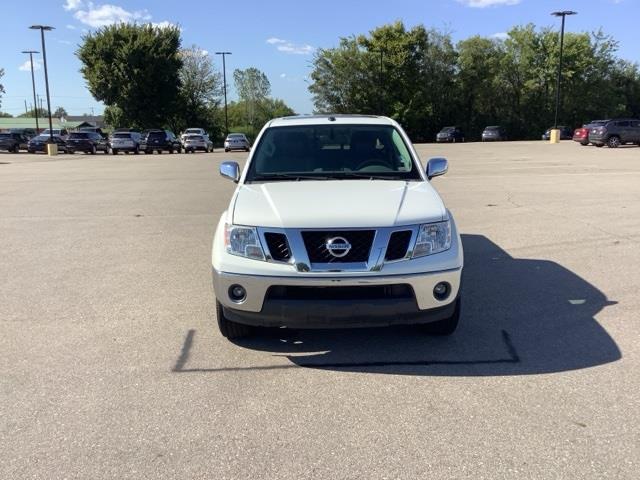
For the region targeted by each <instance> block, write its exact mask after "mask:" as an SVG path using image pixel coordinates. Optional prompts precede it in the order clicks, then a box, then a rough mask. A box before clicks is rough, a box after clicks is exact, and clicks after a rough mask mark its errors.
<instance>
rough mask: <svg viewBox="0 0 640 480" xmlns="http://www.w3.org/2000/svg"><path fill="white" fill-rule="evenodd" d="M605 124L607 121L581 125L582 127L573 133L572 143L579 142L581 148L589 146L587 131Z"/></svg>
mask: <svg viewBox="0 0 640 480" xmlns="http://www.w3.org/2000/svg"><path fill="white" fill-rule="evenodd" d="M605 123H607V120H592V121H591V122H589V123H585V124H584V125H582V127H580V128H576V129H575V130H574V131H573V141H574V142H579V143H580V145H582V146H587V145H589V143H590V142H589V130H591V129H592V128H593V127H597V126H600V125H604V124H605Z"/></svg>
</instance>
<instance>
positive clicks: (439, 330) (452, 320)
mask: <svg viewBox="0 0 640 480" xmlns="http://www.w3.org/2000/svg"><path fill="white" fill-rule="evenodd" d="M461 308H462V298H461V297H458V299H457V300H456V308H455V310H454V311H453V315H451V316H450V317H449V318H445V319H444V320H438V321H437V322H432V323H427V324H425V325H420V328H421V330H422V331H423V332H424V333H427V334H429V335H442V336H446V335H451V334H452V333H453V332H455V331H456V328H458V323H459V322H460V310H461Z"/></svg>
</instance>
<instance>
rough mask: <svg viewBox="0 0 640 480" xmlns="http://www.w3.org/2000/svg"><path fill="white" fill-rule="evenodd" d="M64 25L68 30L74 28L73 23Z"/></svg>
mask: <svg viewBox="0 0 640 480" xmlns="http://www.w3.org/2000/svg"><path fill="white" fill-rule="evenodd" d="M66 27H67V29H68V30H75V29H76V27H75V25H66Z"/></svg>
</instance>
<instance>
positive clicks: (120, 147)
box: [109, 130, 142, 155]
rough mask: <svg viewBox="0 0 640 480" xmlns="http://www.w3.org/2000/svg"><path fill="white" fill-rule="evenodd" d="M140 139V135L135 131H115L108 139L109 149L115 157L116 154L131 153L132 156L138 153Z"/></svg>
mask: <svg viewBox="0 0 640 480" xmlns="http://www.w3.org/2000/svg"><path fill="white" fill-rule="evenodd" d="M141 142H142V137H141V135H140V133H138V132H135V131H129V130H127V131H122V130H120V131H115V132H113V133H112V134H111V138H110V139H109V148H110V150H111V153H112V154H113V155H117V154H118V152H125V153H129V152H133V153H134V154H136V155H137V154H138V153H140V143H141Z"/></svg>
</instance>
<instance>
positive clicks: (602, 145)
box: [594, 143, 604, 148]
mask: <svg viewBox="0 0 640 480" xmlns="http://www.w3.org/2000/svg"><path fill="white" fill-rule="evenodd" d="M594 145H595V146H596V147H598V148H602V147H604V143H594Z"/></svg>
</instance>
